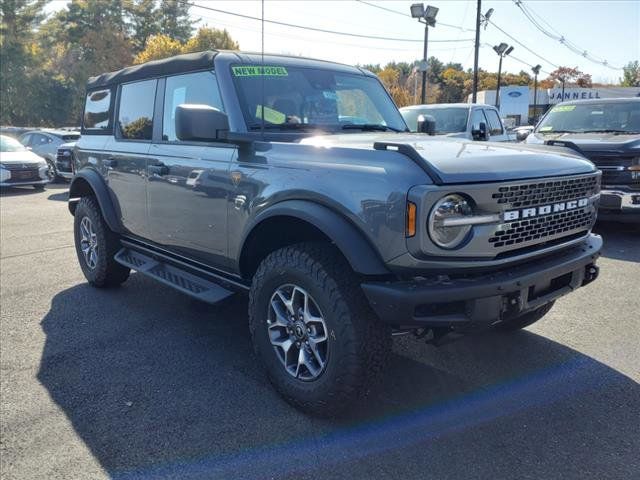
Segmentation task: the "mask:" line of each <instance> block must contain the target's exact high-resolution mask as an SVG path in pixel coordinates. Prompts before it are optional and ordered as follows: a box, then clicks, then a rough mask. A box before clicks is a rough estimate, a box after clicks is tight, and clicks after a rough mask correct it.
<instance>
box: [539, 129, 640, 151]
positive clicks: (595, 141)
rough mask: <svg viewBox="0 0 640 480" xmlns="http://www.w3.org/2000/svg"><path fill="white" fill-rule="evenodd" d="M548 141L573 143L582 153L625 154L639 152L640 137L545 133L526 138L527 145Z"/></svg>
mask: <svg viewBox="0 0 640 480" xmlns="http://www.w3.org/2000/svg"><path fill="white" fill-rule="evenodd" d="M548 140H562V141H565V142H573V143H575V144H576V145H577V146H578V147H580V149H581V150H582V151H583V152H594V153H596V152H602V153H627V152H631V153H633V152H634V151H635V152H640V135H639V134H633V135H620V134H615V133H545V134H542V133H540V132H534V133H532V134H531V135H529V136H528V137H527V143H529V144H541V143H544V142H546V141H548Z"/></svg>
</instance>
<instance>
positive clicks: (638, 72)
mask: <svg viewBox="0 0 640 480" xmlns="http://www.w3.org/2000/svg"><path fill="white" fill-rule="evenodd" d="M620 85H622V86H623V87H640V62H638V60H636V61H634V62H629V63H627V64H626V65H625V66H624V67H622V78H621V79H620Z"/></svg>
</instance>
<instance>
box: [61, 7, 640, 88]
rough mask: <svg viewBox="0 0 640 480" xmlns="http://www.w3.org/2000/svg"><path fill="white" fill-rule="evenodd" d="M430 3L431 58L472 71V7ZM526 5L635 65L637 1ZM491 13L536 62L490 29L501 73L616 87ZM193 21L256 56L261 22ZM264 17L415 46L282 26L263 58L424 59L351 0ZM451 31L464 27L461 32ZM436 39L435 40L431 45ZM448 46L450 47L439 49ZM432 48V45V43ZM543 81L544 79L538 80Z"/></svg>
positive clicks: (412, 35) (508, 15)
mask: <svg viewBox="0 0 640 480" xmlns="http://www.w3.org/2000/svg"><path fill="white" fill-rule="evenodd" d="M193 1H194V3H196V4H197V5H200V6H203V7H211V8H216V9H220V10H226V11H231V12H237V13H241V14H244V15H249V16H258V17H259V16H260V11H261V2H260V1H255V0H235V1H226V0H220V1H214V0H193ZM367 1H368V2H369V3H374V4H376V5H378V6H380V7H384V8H388V9H392V10H397V11H399V12H407V13H408V12H409V6H410V5H411V3H414V2H412V1H400V0H397V1H375V0H367ZM65 3H66V1H56V2H53V4H52V5H51V6H50V7H48V9H50V10H55V9H58V8H61V7H62V6H64V4H65ZM425 3H429V4H431V5H433V6H436V7H439V8H440V11H439V13H438V17H437V20H438V22H439V24H438V25H436V27H435V28H434V29H430V34H429V39H430V44H429V56H431V55H435V56H437V57H438V58H439V59H440V60H442V61H444V62H448V61H454V62H459V63H462V64H463V65H464V67H466V68H468V67H472V66H473V42H472V41H460V42H448V40H465V39H472V38H473V37H474V31H473V29H474V24H475V13H476V0H447V1H442V0H433V1H430V2H425ZM524 4H525V6H526V7H527V8H528V9H529V10H530V11H532V12H533V13H534V14H537V15H538V16H539V17H541V18H542V19H543V20H544V22H547V25H545V28H549V29H553V30H555V31H557V32H559V33H560V34H561V35H563V36H564V37H565V38H567V39H568V40H570V41H571V42H572V43H573V44H576V45H578V46H579V47H580V48H581V49H583V50H587V51H588V52H589V53H590V54H593V55H595V56H597V57H599V58H604V59H606V60H607V61H608V63H609V64H610V65H612V66H617V67H621V66H622V65H624V64H626V63H627V62H628V61H630V60H637V59H640V1H637V0H635V1H631V0H619V1H595V0H594V1H577V0H576V1H541V0H539V1H534V0H524ZM489 8H493V9H494V13H493V16H492V17H491V19H492V20H493V21H494V23H495V24H496V25H497V26H498V27H500V28H502V29H503V30H504V31H505V32H506V33H509V34H510V35H512V36H513V37H515V38H517V39H518V40H519V41H520V42H521V43H522V44H524V45H525V46H527V47H528V48H529V49H530V50H532V51H533V52H535V53H537V54H539V55H541V56H542V57H543V58H544V59H542V58H539V57H537V56H536V55H534V53H532V52H530V51H528V50H527V49H525V48H524V47H523V46H521V45H518V44H517V43H515V42H513V41H512V40H511V39H509V38H507V37H506V36H505V35H504V34H503V33H502V32H500V31H498V30H497V29H496V28H495V27H494V26H492V25H489V26H488V28H487V29H486V30H482V34H481V43H488V44H491V45H494V44H496V43H500V42H503V41H504V42H507V43H509V44H514V47H515V49H514V51H513V54H512V55H513V58H509V57H507V58H506V59H505V60H504V64H503V69H504V70H506V71H510V72H517V71H519V70H521V69H525V70H527V71H528V70H529V68H530V67H529V66H527V65H526V64H523V63H520V62H519V61H518V60H521V61H524V62H526V63H529V64H532V65H535V64H537V63H539V64H541V65H542V69H543V71H547V72H549V71H551V70H553V69H554V66H553V64H556V65H563V66H571V67H576V66H577V67H578V68H579V69H581V70H582V71H584V72H586V73H590V74H591V75H592V76H593V79H594V81H596V82H603V83H611V82H616V81H617V80H618V78H619V77H620V76H621V75H622V72H621V71H620V70H613V69H610V68H608V67H605V66H603V65H600V64H596V63H592V62H590V61H588V60H587V59H585V58H584V57H582V56H580V55H577V54H575V53H573V52H572V51H570V50H569V49H567V48H566V47H564V46H563V45H562V44H560V43H559V42H558V41H556V40H552V39H550V38H548V37H546V36H545V35H544V34H542V33H541V32H540V31H538V30H537V29H536V27H534V26H533V25H532V24H531V23H530V22H529V20H527V18H526V17H525V16H524V15H523V13H522V12H521V10H520V9H519V8H518V7H517V6H516V5H515V3H514V2H513V1H511V0H499V1H496V0H483V2H482V11H483V12H485V11H487V10H488V9H489ZM191 13H192V16H193V17H194V19H196V20H198V21H199V23H200V24H202V25H204V24H207V25H209V26H212V27H218V28H226V29H227V30H229V31H230V33H231V34H232V36H233V37H234V38H235V39H236V40H237V41H238V42H239V43H240V47H241V48H242V49H243V50H251V51H258V50H260V44H261V38H260V22H257V21H254V20H250V19H245V18H239V17H234V16H231V15H227V14H223V13H219V12H212V11H208V10H206V9H203V8H198V7H194V8H192V9H191ZM265 18H266V19H269V20H278V21H283V22H287V23H292V24H298V25H303V26H312V27H315V28H321V29H327V30H334V31H341V32H349V33H355V34H363V35H375V36H384V37H393V38H403V39H415V40H417V41H415V42H401V41H388V40H384V41H383V40H375V39H365V38H359V37H345V36H339V35H334V34H327V33H320V32H314V31H309V30H304V29H297V28H291V27H285V26H280V25H273V24H268V23H267V24H266V25H265V51H267V52H272V53H286V54H293V55H303V56H309V57H314V58H322V59H327V60H333V61H338V62H343V63H348V64H355V63H360V64H364V63H381V64H385V63H386V62H388V61H391V60H396V61H412V60H414V59H416V58H419V57H421V56H422V43H421V39H422V36H423V33H424V30H423V27H422V25H420V24H418V22H417V21H416V20H413V19H411V18H409V17H408V16H407V17H403V16H402V15H398V14H394V13H391V12H387V11H385V10H383V9H380V8H375V7H372V6H370V5H366V4H364V3H362V2H358V1H355V0H340V1H320V0H315V1H302V0H300V1H294V0H287V1H281V0H267V1H266V2H265ZM444 24H448V25H454V26H459V27H462V28H464V29H466V30H459V29H456V28H452V27H451V26H446V25H444ZM432 40H433V41H432ZM443 40H447V42H443ZM431 41H432V42H431ZM497 63H498V58H497V56H496V54H495V53H494V52H493V50H492V49H491V48H490V47H486V46H485V47H483V48H482V49H481V50H480V66H481V67H482V68H485V69H490V70H496V69H497ZM542 76H543V77H544V76H545V75H544V74H543V75H542Z"/></svg>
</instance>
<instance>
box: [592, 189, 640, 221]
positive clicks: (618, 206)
mask: <svg viewBox="0 0 640 480" xmlns="http://www.w3.org/2000/svg"><path fill="white" fill-rule="evenodd" d="M598 218H599V219H601V220H609V219H611V220H621V219H629V220H634V221H640V190H638V189H637V188H636V189H633V188H631V187H629V186H625V185H621V186H604V187H603V189H602V190H601V192H600V206H599V209H598Z"/></svg>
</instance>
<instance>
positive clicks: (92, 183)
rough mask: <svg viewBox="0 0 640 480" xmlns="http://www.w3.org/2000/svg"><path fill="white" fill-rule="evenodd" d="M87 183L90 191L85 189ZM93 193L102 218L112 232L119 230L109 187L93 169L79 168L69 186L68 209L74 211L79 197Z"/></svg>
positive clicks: (118, 218)
mask: <svg viewBox="0 0 640 480" xmlns="http://www.w3.org/2000/svg"><path fill="white" fill-rule="evenodd" d="M87 185H88V188H89V189H90V191H87ZM87 194H93V195H94V196H95V197H96V200H97V201H98V205H100V210H101V211H102V218H104V221H105V222H106V223H107V225H108V226H109V228H110V229H111V230H112V231H114V232H121V231H122V226H121V223H120V216H119V215H118V210H117V208H116V206H115V205H114V203H113V200H112V199H111V195H110V194H109V187H107V184H106V182H105V181H104V179H103V178H102V176H101V175H100V174H99V173H98V172H96V171H95V170H93V169H84V170H80V171H79V172H78V173H77V174H76V175H75V176H74V177H73V180H72V181H71V185H70V186H69V211H70V212H71V214H74V213H75V209H76V204H77V203H78V200H79V199H80V197H83V196H85V195H87Z"/></svg>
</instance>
